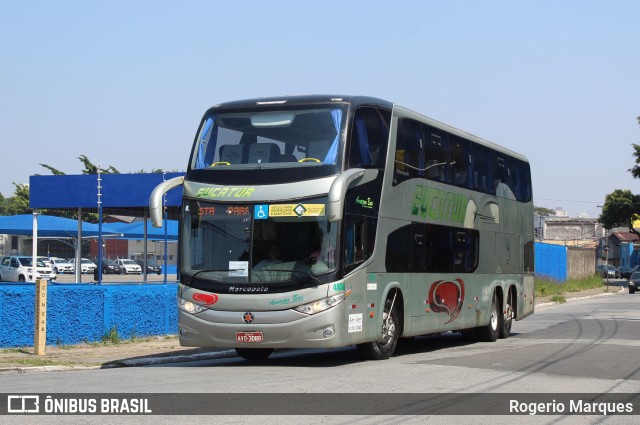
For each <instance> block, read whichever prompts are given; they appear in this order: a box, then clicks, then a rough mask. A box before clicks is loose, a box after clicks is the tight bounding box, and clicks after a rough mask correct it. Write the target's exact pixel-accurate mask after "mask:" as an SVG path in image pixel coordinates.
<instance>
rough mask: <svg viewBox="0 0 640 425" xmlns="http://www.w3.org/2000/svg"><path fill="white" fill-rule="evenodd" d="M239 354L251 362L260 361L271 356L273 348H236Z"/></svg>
mask: <svg viewBox="0 0 640 425" xmlns="http://www.w3.org/2000/svg"><path fill="white" fill-rule="evenodd" d="M236 353H237V354H238V356H240V357H242V358H243V359H245V360H249V361H250V362H258V361H262V360H266V359H268V358H269V356H270V355H271V353H273V348H236Z"/></svg>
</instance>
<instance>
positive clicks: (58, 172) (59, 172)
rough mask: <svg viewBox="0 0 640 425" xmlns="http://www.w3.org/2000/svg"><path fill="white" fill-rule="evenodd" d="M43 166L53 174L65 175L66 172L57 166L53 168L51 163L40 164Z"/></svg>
mask: <svg viewBox="0 0 640 425" xmlns="http://www.w3.org/2000/svg"><path fill="white" fill-rule="evenodd" d="M39 165H40V166H41V167H44V168H46V169H47V170H49V171H51V174H53V175H55V176H63V175H64V172H62V171H60V170H58V169H57V168H53V167H52V166H50V165H47V164H39Z"/></svg>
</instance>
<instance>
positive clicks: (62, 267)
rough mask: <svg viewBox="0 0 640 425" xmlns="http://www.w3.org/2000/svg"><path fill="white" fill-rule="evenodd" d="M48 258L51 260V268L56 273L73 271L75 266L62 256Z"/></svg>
mask: <svg viewBox="0 0 640 425" xmlns="http://www.w3.org/2000/svg"><path fill="white" fill-rule="evenodd" d="M49 260H51V268H53V271H54V272H56V274H63V273H71V274H73V273H75V271H76V268H75V267H73V264H71V263H70V262H69V261H68V260H65V259H64V258H58V257H49Z"/></svg>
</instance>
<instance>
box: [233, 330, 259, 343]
mask: <svg viewBox="0 0 640 425" xmlns="http://www.w3.org/2000/svg"><path fill="white" fill-rule="evenodd" d="M262 341H264V336H263V335H262V332H236V342H242V343H245V342H262Z"/></svg>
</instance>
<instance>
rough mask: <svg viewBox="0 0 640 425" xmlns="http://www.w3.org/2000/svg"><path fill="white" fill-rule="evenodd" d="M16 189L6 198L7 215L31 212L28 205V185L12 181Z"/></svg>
mask: <svg viewBox="0 0 640 425" xmlns="http://www.w3.org/2000/svg"><path fill="white" fill-rule="evenodd" d="M13 185H14V186H15V187H16V191H15V192H14V194H13V196H12V197H10V198H8V199H7V202H6V212H7V215H17V214H31V212H32V210H31V208H30V207H29V185H26V184H17V183H15V182H14V183H13Z"/></svg>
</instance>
